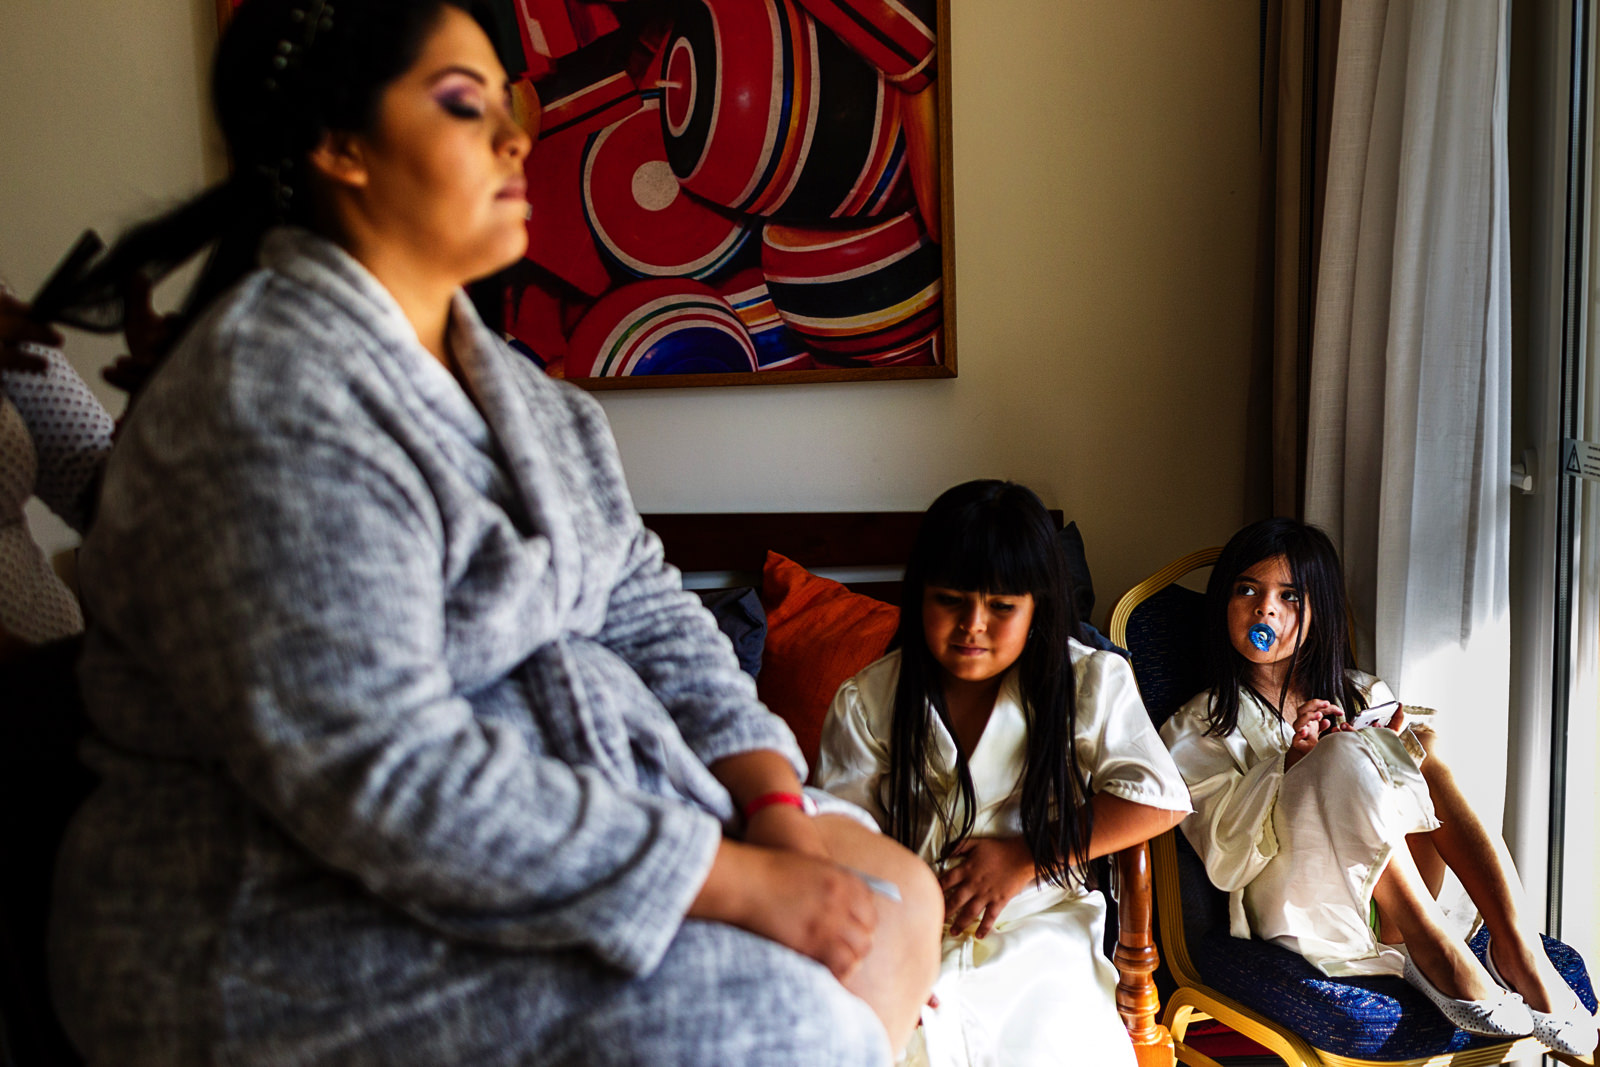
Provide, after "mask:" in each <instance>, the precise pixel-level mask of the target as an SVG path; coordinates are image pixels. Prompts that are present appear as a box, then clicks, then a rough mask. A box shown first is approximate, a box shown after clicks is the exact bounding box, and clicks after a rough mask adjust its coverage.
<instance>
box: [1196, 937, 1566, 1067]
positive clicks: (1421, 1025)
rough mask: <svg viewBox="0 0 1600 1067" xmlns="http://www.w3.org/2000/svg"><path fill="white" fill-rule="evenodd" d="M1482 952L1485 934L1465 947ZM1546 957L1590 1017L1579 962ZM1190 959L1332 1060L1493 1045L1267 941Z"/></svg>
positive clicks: (1401, 987) (1228, 942) (1385, 981)
mask: <svg viewBox="0 0 1600 1067" xmlns="http://www.w3.org/2000/svg"><path fill="white" fill-rule="evenodd" d="M1488 944H1489V932H1488V931H1487V930H1480V931H1478V935H1477V936H1476V937H1474V938H1473V939H1472V941H1471V947H1472V951H1473V952H1475V953H1477V954H1478V958H1479V959H1482V958H1483V954H1484V951H1485V949H1486V948H1487V946H1488ZM1545 949H1546V951H1547V952H1549V954H1550V961H1551V962H1552V963H1554V964H1555V966H1556V970H1557V971H1559V972H1560V973H1561V977H1562V978H1564V979H1566V981H1567V984H1568V985H1570V986H1571V987H1572V988H1573V990H1574V991H1575V992H1576V993H1577V994H1578V998H1579V999H1580V1000H1582V1001H1583V1003H1584V1004H1585V1005H1586V1006H1587V1007H1588V1008H1589V1010H1590V1011H1593V1010H1594V1009H1595V996H1594V989H1593V988H1592V987H1591V986H1590V984H1589V976H1588V974H1587V973H1586V972H1585V970H1584V966H1583V961H1582V960H1581V959H1580V958H1579V956H1578V954H1577V953H1576V952H1574V951H1573V950H1572V949H1571V948H1569V947H1568V946H1567V945H1565V944H1563V943H1562V942H1560V941H1557V940H1555V939H1554V938H1550V937H1547V938H1545ZM1189 952H1190V958H1191V959H1192V960H1193V962H1194V964H1195V967H1196V968H1197V969H1198V970H1199V972H1200V977H1201V979H1202V980H1203V981H1204V982H1205V983H1206V984H1207V985H1208V986H1210V987H1211V988H1213V989H1215V990H1216V991H1217V992H1219V993H1222V994H1224V995H1225V996H1229V997H1232V998H1233V999H1234V1000H1237V1001H1238V1002H1239V1003H1241V1004H1243V1005H1245V1006H1246V1007H1248V1008H1253V1009H1254V1010H1256V1011H1258V1012H1260V1013H1261V1014H1263V1015H1265V1016H1267V1017H1269V1018H1271V1019H1274V1020H1276V1021H1277V1022H1279V1023H1281V1024H1282V1025H1284V1026H1286V1027H1288V1028H1289V1029H1290V1030H1292V1031H1294V1032H1295V1033H1296V1034H1299V1035H1300V1036H1301V1037H1302V1038H1304V1039H1305V1040H1306V1041H1307V1042H1308V1043H1310V1044H1311V1045H1313V1046H1315V1047H1316V1048H1319V1049H1323V1050H1324V1051H1327V1052H1332V1053H1334V1054H1336V1055H1340V1056H1349V1057H1351V1058H1353V1059H1368V1060H1404V1059H1412V1058H1416V1057H1422V1056H1433V1055H1438V1054H1440V1053H1445V1052H1457V1051H1460V1050H1461V1049H1465V1048H1471V1047H1473V1046H1475V1045H1492V1044H1495V1043H1496V1041H1497V1039H1495V1038H1487V1037H1476V1036H1474V1035H1472V1034H1469V1033H1467V1032H1466V1031H1464V1030H1458V1029H1456V1028H1455V1027H1454V1026H1452V1025H1451V1024H1450V1023H1449V1021H1448V1020H1446V1019H1445V1017H1444V1016H1443V1015H1442V1014H1441V1013H1440V1012H1439V1009H1438V1008H1436V1007H1434V1006H1433V1003H1432V1002H1431V1001H1429V1000H1428V999H1427V998H1426V997H1424V996H1423V995H1422V994H1421V993H1420V992H1418V991H1417V990H1415V989H1413V988H1411V986H1409V985H1407V984H1406V982H1405V980H1404V979H1401V978H1391V977H1356V978H1329V977H1328V976H1327V975H1325V974H1323V973H1322V972H1321V971H1319V970H1317V969H1316V968H1315V967H1313V966H1311V964H1309V963H1307V962H1306V961H1305V960H1304V959H1303V958H1301V957H1300V956H1299V955H1297V954H1296V953H1293V952H1290V951H1289V950H1287V949H1283V948H1279V947H1278V946H1277V945H1273V944H1269V943H1268V942H1266V941H1256V940H1248V941H1247V940H1241V939H1239V938H1236V937H1230V936H1228V933H1227V931H1225V930H1212V931H1211V932H1210V933H1207V934H1206V935H1204V936H1203V937H1202V938H1200V940H1199V941H1198V942H1194V941H1191V942H1190V943H1189Z"/></svg>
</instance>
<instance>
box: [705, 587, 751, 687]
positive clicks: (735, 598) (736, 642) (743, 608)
mask: <svg viewBox="0 0 1600 1067" xmlns="http://www.w3.org/2000/svg"><path fill="white" fill-rule="evenodd" d="M699 596H700V602H701V603H702V604H704V605H705V606H706V609H707V610H708V611H710V612H711V614H712V615H713V616H715V617H716V620H717V628H718V629H719V630H721V631H722V632H723V633H724V634H726V635H727V636H728V640H729V641H732V642H733V654H734V655H736V656H738V657H739V667H740V669H741V670H743V671H744V672H745V673H746V674H748V675H749V676H750V677H752V678H754V677H756V676H757V675H759V674H760V673H761V650H762V648H763V647H764V646H765V645H766V643H767V611H766V609H765V608H763V607H762V606H761V594H759V593H757V592H756V591H755V590H754V589H752V588H750V587H749V586H747V585H745V586H739V587H738V588H736V589H707V590H702V591H700V593H699Z"/></svg>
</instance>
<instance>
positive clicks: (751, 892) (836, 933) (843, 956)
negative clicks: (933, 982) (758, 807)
mask: <svg viewBox="0 0 1600 1067" xmlns="http://www.w3.org/2000/svg"><path fill="white" fill-rule="evenodd" d="M797 814H798V813H797ZM689 915H690V917H692V918H697V919H713V920H716V921H719V922H725V923H728V924H730V925H732V926H737V927H740V928H741V929H744V930H749V931H750V932H751V933H754V934H760V935H761V936H762V937H765V938H768V939H770V940H772V941H776V942H777V943H778V944H780V945H784V946H787V947H788V948H791V949H793V950H794V951H796V952H798V953H800V954H801V955H804V956H809V957H811V958H812V959H814V960H816V961H817V962H818V963H820V964H822V965H823V966H825V967H827V968H828V970H830V971H832V972H833V974H834V976H835V977H836V978H838V979H839V980H840V981H844V980H845V979H847V978H849V977H850V976H851V975H852V974H854V973H855V970H856V968H858V967H860V966H861V961H862V960H864V959H865V958H866V956H867V953H868V952H869V951H871V949H872V935H873V931H875V930H876V929H877V927H878V909H877V905H876V904H875V903H874V902H873V899H872V890H871V889H869V888H867V883H866V882H864V881H862V880H861V878H860V877H859V876H858V875H856V874H855V873H854V872H852V871H849V870H846V869H845V868H843V867H841V866H839V865H838V864H836V863H833V862H831V861H829V860H826V859H818V858H816V857H815V856H809V855H803V854H801V853H798V852H792V851H782V850H777V849H771V848H761V847H758V846H754V845H749V844H741V843H740V842H737V841H727V840H725V841H723V842H722V845H721V846H720V847H719V848H718V850H717V858H716V861H715V862H714V863H713V864H712V866H711V873H710V875H709V876H708V877H707V878H706V882H705V884H704V885H703V886H701V887H700V895H699V896H697V897H696V898H695V900H694V903H693V904H691V905H690V907H689Z"/></svg>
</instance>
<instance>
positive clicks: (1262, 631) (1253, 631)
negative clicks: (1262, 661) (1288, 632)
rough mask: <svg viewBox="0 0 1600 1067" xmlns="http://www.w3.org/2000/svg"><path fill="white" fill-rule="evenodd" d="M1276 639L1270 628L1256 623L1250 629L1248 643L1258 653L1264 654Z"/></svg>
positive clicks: (1261, 623)
mask: <svg viewBox="0 0 1600 1067" xmlns="http://www.w3.org/2000/svg"><path fill="white" fill-rule="evenodd" d="M1277 639H1278V635H1277V634H1275V633H1273V632H1272V627H1270V626H1268V625H1267V624H1266V623H1264V622H1258V623H1256V624H1255V625H1254V626H1252V627H1250V643H1251V644H1252V645H1255V646H1256V649H1257V650H1258V651H1261V652H1265V651H1266V650H1267V649H1269V648H1271V647H1272V643H1273V642H1274V641H1276V640H1277Z"/></svg>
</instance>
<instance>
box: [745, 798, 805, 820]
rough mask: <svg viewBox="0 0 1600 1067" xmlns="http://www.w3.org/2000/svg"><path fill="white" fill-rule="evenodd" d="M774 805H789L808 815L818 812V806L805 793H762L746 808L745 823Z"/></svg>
mask: <svg viewBox="0 0 1600 1067" xmlns="http://www.w3.org/2000/svg"><path fill="white" fill-rule="evenodd" d="M774 804H787V805H789V807H791V808H799V809H800V810H801V811H803V812H805V813H806V814H807V815H815V814H816V812H817V806H816V804H815V803H814V802H813V801H812V799H811V798H810V797H808V796H806V795H805V794H804V793H781V792H780V793H762V794H761V795H760V796H758V797H756V798H755V799H754V800H752V801H751V802H750V803H748V804H746V805H745V806H744V821H745V822H749V821H750V820H751V819H753V818H755V815H756V812H758V811H760V810H761V809H762V808H770V807H772V805H774Z"/></svg>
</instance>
